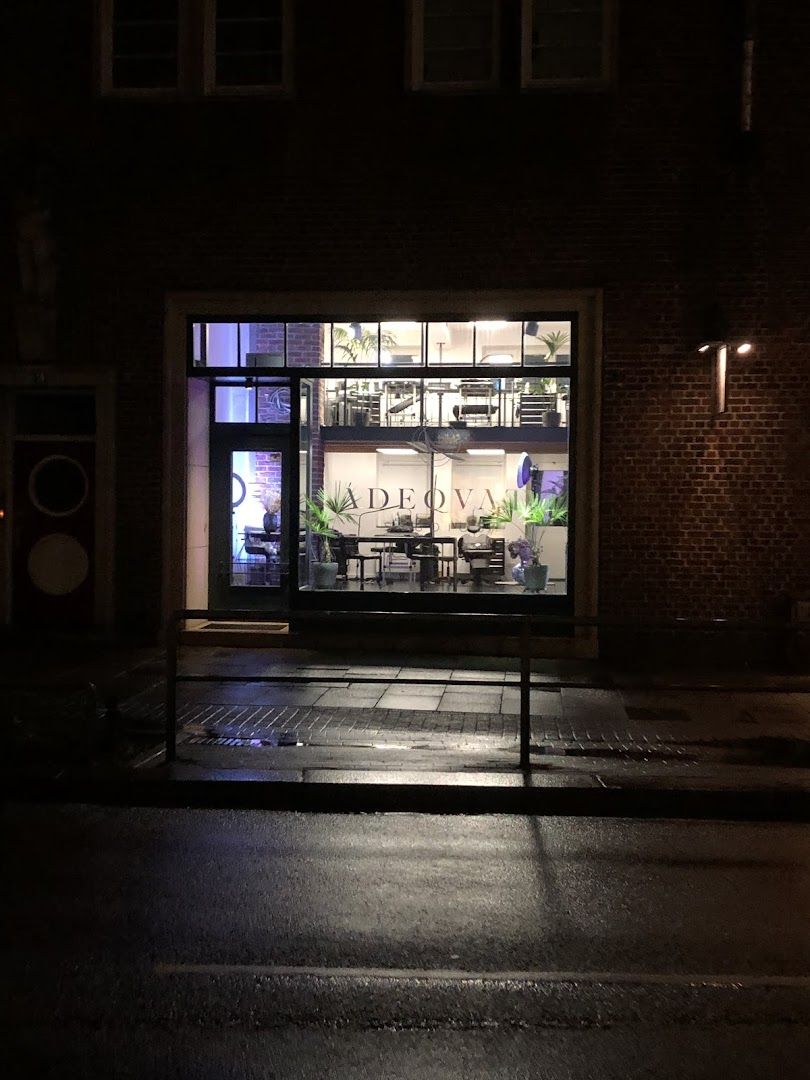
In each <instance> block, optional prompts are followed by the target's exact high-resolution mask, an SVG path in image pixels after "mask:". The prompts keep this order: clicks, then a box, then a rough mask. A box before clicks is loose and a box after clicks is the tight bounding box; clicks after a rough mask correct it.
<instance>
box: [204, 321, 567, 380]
mask: <svg viewBox="0 0 810 1080" xmlns="http://www.w3.org/2000/svg"><path fill="white" fill-rule="evenodd" d="M571 327H572V324H571V321H570V319H543V318H542V317H540V316H538V317H537V318H533V319H532V318H529V319H524V320H509V319H465V320H447V319H443V320H435V321H426V322H415V321H405V320H394V319H388V320H384V321H380V322H369V321H362V320H358V321H347V322H281V321H279V322H270V321H267V322H261V321H251V322H195V323H194V324H193V325H192V328H191V350H192V352H191V363H192V367H193V368H231V367H239V368H322V367H331V368H385V369H390V368H410V369H413V368H417V367H429V368H434V367H479V368H494V367H497V368H504V367H519V366H520V365H521V364H528V365H537V366H542V365H546V364H569V363H570V362H571V353H572V329H571Z"/></svg>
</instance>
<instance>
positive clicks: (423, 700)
mask: <svg viewBox="0 0 810 1080" xmlns="http://www.w3.org/2000/svg"><path fill="white" fill-rule="evenodd" d="M440 701H441V694H430V695H429V696H428V695H427V694H411V693H408V691H407V690H406V691H405V692H404V693H402V692H398V691H394V690H387V691H386V692H385V693H384V694H383V696H382V697H381V698H380V700H379V701H378V702H377V705H378V706H379V707H381V708H386V709H415V710H417V711H420V712H435V711H436V709H438V707H439V702H440Z"/></svg>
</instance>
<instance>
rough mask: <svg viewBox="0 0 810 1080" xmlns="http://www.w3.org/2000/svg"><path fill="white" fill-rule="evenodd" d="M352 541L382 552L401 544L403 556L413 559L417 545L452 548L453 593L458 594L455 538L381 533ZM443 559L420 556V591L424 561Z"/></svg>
mask: <svg viewBox="0 0 810 1080" xmlns="http://www.w3.org/2000/svg"><path fill="white" fill-rule="evenodd" d="M354 539H356V540H357V543H358V544H374V545H376V546H377V547H382V549H383V552H384V551H385V548H386V546H388V547H393V546H394V545H395V544H402V545H403V546H404V548H405V554H406V555H408V557H409V558H414V557H415V556H414V555H412V554H411V553H412V551H413V549H414V548H415V547H417V545H420V544H438V545H439V546H440V547H445V546H446V545H448V544H449V545H450V547H451V548H452V557H453V592H458V547H457V545H456V538H455V536H428V535H421V534H420V535H417V534H416V533H383V534H382V535H379V536H357V537H354ZM443 557H444V556H442V555H421V557H420V558H419V559H418V560H417V561H418V562H419V588H420V589H422V590H423V589H424V587H425V582H426V577H425V575H426V573H427V566H428V563H427V561H426V560H427V559H429V558H433V559H437V560H438V559H441V558H443ZM447 558H448V560H449V556H447ZM380 566H381V567H382V560H381V562H380ZM423 568H424V569H423ZM380 584H382V581H380Z"/></svg>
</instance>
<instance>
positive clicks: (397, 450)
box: [377, 446, 419, 455]
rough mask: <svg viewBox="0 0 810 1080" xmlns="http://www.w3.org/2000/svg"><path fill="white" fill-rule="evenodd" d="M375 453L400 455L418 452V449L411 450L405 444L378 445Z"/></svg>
mask: <svg viewBox="0 0 810 1080" xmlns="http://www.w3.org/2000/svg"><path fill="white" fill-rule="evenodd" d="M377 453H378V454H396V455H402V454H418V453H419V451H418V450H411V449H410V448H409V447H407V446H378V447H377Z"/></svg>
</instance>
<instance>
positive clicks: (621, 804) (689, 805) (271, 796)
mask: <svg viewBox="0 0 810 1080" xmlns="http://www.w3.org/2000/svg"><path fill="white" fill-rule="evenodd" d="M3 797H4V800H5V801H7V802H22V803H48V802H52V803H91V804H100V805H105V806H131V807H136V806H137V807H147V806H148V807H164V808H168V807H175V808H181V807H183V808H193V809H221V810H224V809H239V810H281V811H295V812H299V813H316V814H322V813H329V814H372V813H417V814H473V815H475V814H525V815H539V816H546V817H627V818H635V819H641V820H643V819H660V818H675V819H682V820H725V821H785V822H799V823H803V822H810V789H808V790H796V789H792V790H780V789H773V788H763V789H758V790H757V789H754V790H747V791H745V790H734V791H730V790H723V789H701V790H694V789H691V790H690V789H677V788H660V789H655V790H651V789H649V788H632V787H625V788H594V787H566V788H528V787H527V788H510V787H492V786H468V787H464V786H457V785H437V784H364V783H317V784H314V783H313V784H307V783H300V782H291V781H285V780H274V781H270V782H262V781H255V780H216V781H212V780H166V779H158V780H149V781H137V782H132V781H127V780H126V779H123V778H117V779H116V778H113V779H110V778H90V779H87V778H72V779H71V778H66V779H61V780H54V779H39V780H29V781H27V782H25V783H24V784H22V783H19V782H14V783H10V784H8V785H6V788H5V791H4V793H3Z"/></svg>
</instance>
